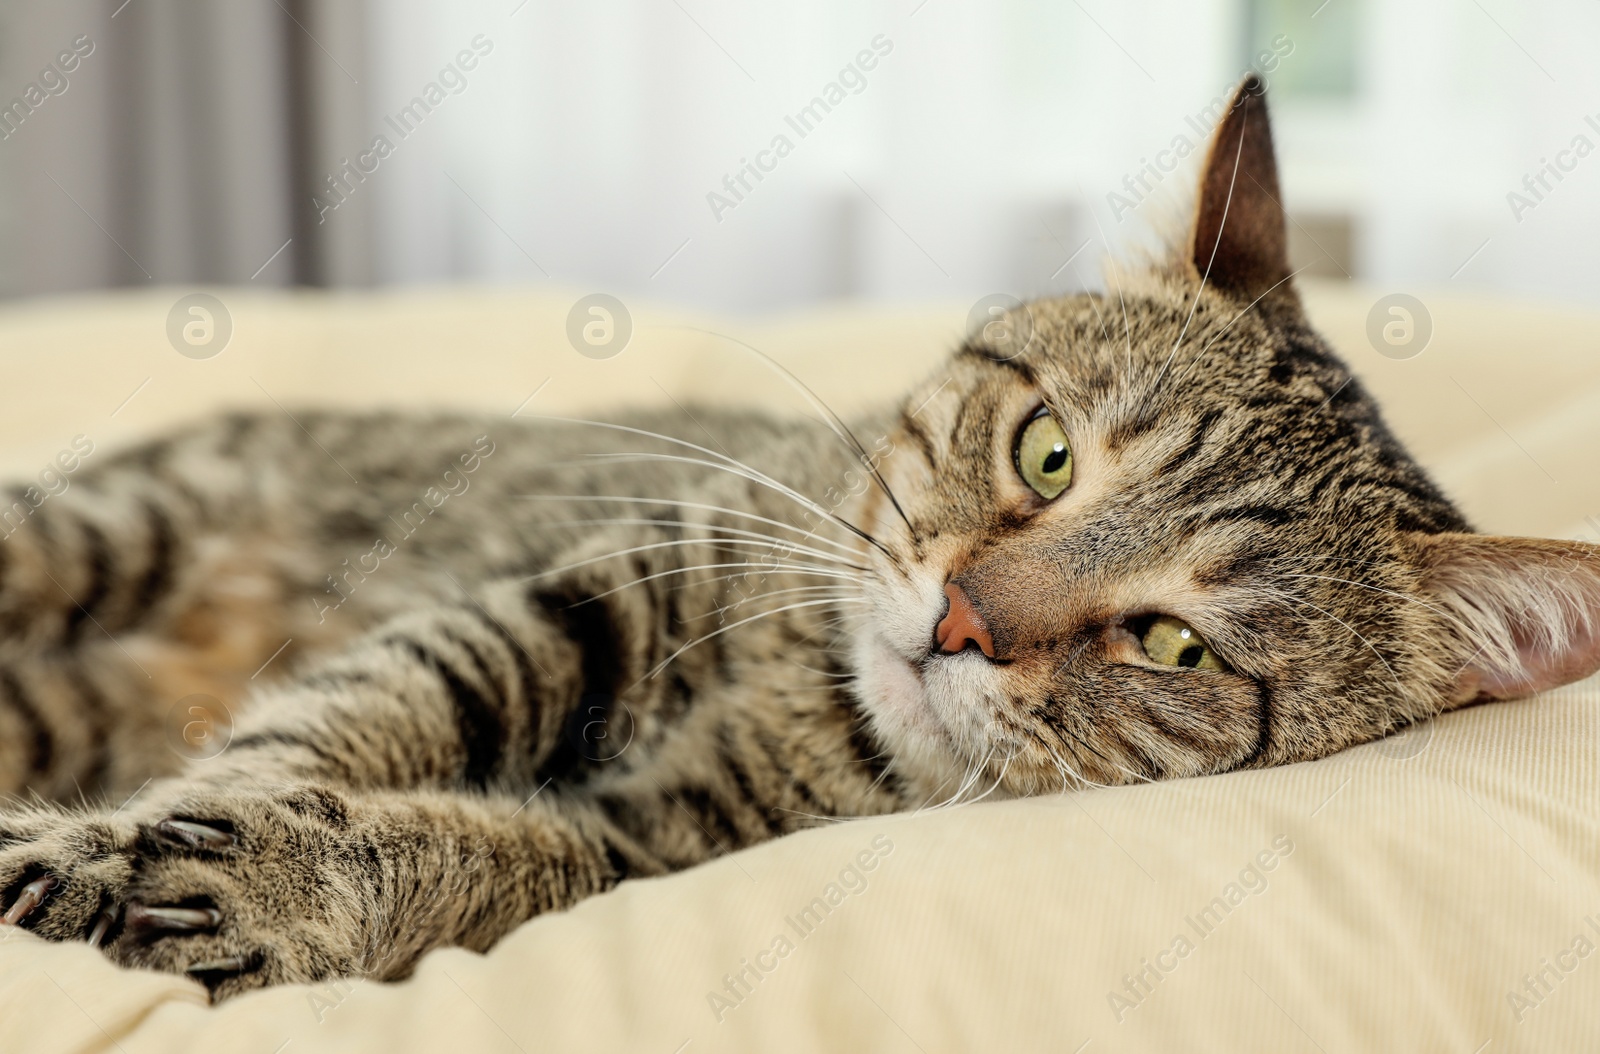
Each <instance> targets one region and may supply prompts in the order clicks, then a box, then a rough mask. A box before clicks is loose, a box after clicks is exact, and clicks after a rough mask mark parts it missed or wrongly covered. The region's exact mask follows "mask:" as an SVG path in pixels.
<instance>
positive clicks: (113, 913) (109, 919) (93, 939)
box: [89, 908, 119, 948]
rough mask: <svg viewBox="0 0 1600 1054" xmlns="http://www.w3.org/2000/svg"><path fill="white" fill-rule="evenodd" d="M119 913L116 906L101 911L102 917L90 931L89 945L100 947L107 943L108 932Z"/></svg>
mask: <svg viewBox="0 0 1600 1054" xmlns="http://www.w3.org/2000/svg"><path fill="white" fill-rule="evenodd" d="M118 914H119V912H118V911H117V909H116V908H107V909H106V910H104V911H102V912H101V913H100V917H99V918H98V919H96V920H95V923H94V929H92V930H90V931H89V947H91V948H98V947H100V945H101V944H103V943H105V939H106V933H107V932H108V931H109V930H110V929H111V927H112V925H113V924H114V923H115V922H116V921H117V915H118Z"/></svg>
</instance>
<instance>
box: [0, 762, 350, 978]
mask: <svg viewBox="0 0 1600 1054" xmlns="http://www.w3.org/2000/svg"><path fill="white" fill-rule="evenodd" d="M16 827H17V831H16V834H15V835H12V834H11V832H10V831H7V830H6V824H5V822H4V821H3V820H0V836H9V837H8V844H6V846H5V848H4V849H0V895H3V897H4V899H3V900H0V909H3V910H4V912H5V916H4V919H5V921H6V922H10V923H14V924H18V925H22V926H25V927H28V928H30V929H32V930H33V931H34V932H36V933H39V934H40V935H41V936H45V937H49V938H52V939H56V940H83V939H88V940H90V941H91V942H93V943H96V944H99V945H101V946H102V947H103V948H104V949H105V952H106V954H107V955H108V956H110V957H111V958H112V959H113V960H114V961H116V962H119V963H122V964H124V965H128V966H141V967H147V968H151V969H158V970H166V971H170V972H175V973H186V974H188V975H189V976H191V977H194V978H195V979H196V980H199V981H201V982H203V983H204V984H205V985H206V986H207V987H208V988H209V989H210V990H211V992H212V994H213V997H215V998H222V997H225V996H229V995H234V994H237V993H238V992H241V991H245V990H247V989H250V988H256V987H260V986H263V985H268V984H282V983H287V982H296V981H317V980H323V979H325V978H330V977H339V976H352V975H356V974H359V973H361V972H362V970H361V964H362V959H363V954H364V952H365V951H366V948H367V946H366V943H365V934H366V932H367V931H366V926H365V916H366V914H367V912H366V911H365V910H364V909H365V905H367V904H368V903H369V902H370V901H369V898H368V897H367V896H366V895H364V894H365V892H366V891H365V889H364V887H363V881H364V879H365V878H368V877H370V876H371V874H372V869H371V866H370V865H371V862H372V855H371V854H372V850H371V848H370V847H367V848H363V843H364V839H361V838H359V837H352V833H351V822H350V813H349V807H348V805H347V803H346V802H345V801H344V800H343V799H342V798H341V797H340V796H339V795H336V794H333V793H331V792H329V791H326V790H321V789H316V788H302V789H295V790H287V791H282V792H273V793H268V792H255V791H244V792H219V791H196V792H189V793H184V792H181V791H180V792H178V793H176V794H173V795H170V796H168V797H167V798H166V799H165V800H164V801H163V802H162V804H161V805H160V807H158V808H149V809H147V810H146V811H145V814H144V817H143V818H142V819H141V820H140V821H138V822H122V823H118V822H116V821H115V819H114V818H113V819H111V820H107V819H102V818H96V817H73V816H70V815H64V814H61V813H55V814H54V815H53V816H39V817H32V816H30V817H28V818H26V820H25V822H21V823H18V824H17V825H16Z"/></svg>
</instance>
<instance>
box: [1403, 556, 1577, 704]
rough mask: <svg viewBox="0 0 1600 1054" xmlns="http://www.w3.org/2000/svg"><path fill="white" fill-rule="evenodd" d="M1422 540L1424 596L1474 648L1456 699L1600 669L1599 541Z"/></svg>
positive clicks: (1545, 685) (1526, 689) (1524, 691)
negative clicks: (1596, 543)
mask: <svg viewBox="0 0 1600 1054" xmlns="http://www.w3.org/2000/svg"><path fill="white" fill-rule="evenodd" d="M1416 541H1417V543H1418V546H1419V551H1420V554H1421V556H1420V561H1421V565H1422V569H1423V588H1424V590H1425V591H1426V593H1427V594H1429V596H1428V597H1427V598H1425V599H1426V600H1427V602H1428V603H1430V604H1432V605H1436V606H1437V607H1438V608H1439V609H1441V610H1442V611H1444V612H1446V613H1447V614H1448V617H1449V618H1450V621H1451V622H1452V623H1453V624H1454V630H1455V632H1456V633H1457V634H1458V635H1459V637H1460V638H1461V640H1462V641H1463V642H1464V645H1465V648H1466V649H1468V654H1467V656H1466V657H1465V661H1464V665H1462V666H1461V668H1460V669H1459V670H1457V671H1453V672H1454V673H1455V674H1456V694H1455V698H1454V699H1453V700H1452V702H1453V703H1455V704H1464V703H1470V702H1473V701H1475V700H1479V699H1516V698H1520V697H1522V696H1526V695H1532V694H1533V693H1535V692H1542V691H1544V690H1546V689H1549V688H1555V687H1558V686H1560V685H1563V684H1569V683H1571V682H1573V681H1577V680H1581V679H1582V678H1584V677H1587V676H1589V675H1590V674H1592V673H1594V672H1595V671H1596V670H1600V546H1594V545H1588V544H1586V543H1584V542H1566V541H1556V540H1553V539H1547V538H1497V537H1493V536H1490V535H1480V534H1433V535H1418V536H1416Z"/></svg>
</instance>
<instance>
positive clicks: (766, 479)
mask: <svg viewBox="0 0 1600 1054" xmlns="http://www.w3.org/2000/svg"><path fill="white" fill-rule="evenodd" d="M544 420H548V421H563V422H566V423H568V424H578V425H587V426H589V427H592V428H604V429H610V430H612V431H617V432H627V433H630V434H633V435H641V436H646V437H648V438H650V439H657V440H660V441H661V442H664V443H670V444H674V445H676V446H681V447H686V448H688V449H690V450H694V451H696V452H698V453H701V454H705V455H706V456H707V457H713V458H716V459H717V461H718V462H722V464H720V465H718V464H716V463H715V462H702V461H699V460H698V459H694V458H684V459H683V460H684V461H687V462H689V463H698V464H704V465H707V466H708V467H720V468H721V469H722V470H723V471H726V472H732V473H733V474H734V475H737V476H743V477H744V478H745V479H748V480H751V481H752V482H755V483H759V484H761V485H762V486H764V487H769V488H771V489H773V490H775V491H777V492H778V493H780V494H784V495H786V496H787V497H789V498H791V499H793V500H794V501H796V502H798V503H800V504H801V505H802V506H804V507H806V508H809V509H810V510H811V511H813V512H816V513H819V514H821V515H822V516H823V517H824V518H825V519H828V520H832V521H833V522H835V523H838V524H839V525H841V526H843V527H844V528H845V529H847V530H849V531H850V532H851V533H852V534H855V535H856V536H858V537H859V538H861V539H862V540H863V541H865V542H867V543H869V544H871V545H874V546H877V548H878V549H880V550H882V552H883V554H884V555H885V556H887V557H889V559H890V560H893V559H895V557H894V555H893V554H892V553H890V552H889V550H888V549H887V548H885V547H884V545H883V544H882V543H881V542H879V541H878V539H876V538H874V537H873V536H872V535H870V534H868V533H867V532H866V531H864V530H862V529H861V528H860V527H857V526H856V525H855V524H853V523H851V522H849V521H848V520H846V519H844V518H843V517H842V516H837V515H835V514H834V513H832V512H831V511H829V510H827V509H824V508H823V507H822V506H821V505H819V504H817V503H816V502H815V501H812V500H811V499H809V498H807V497H805V496H804V495H803V494H801V493H800V492H799V491H797V490H795V489H794V488H793V487H790V486H788V485H787V484H785V483H782V482H780V481H779V480H776V479H774V478H773V477H771V476H769V475H767V474H766V473H764V472H762V471H760V470H759V469H757V468H755V467H754V466H751V465H748V464H746V463H745V462H743V461H740V460H739V459H738V458H735V457H731V456H729V455H728V454H724V453H720V452H718V451H715V450H711V449H709V448H707V447H703V446H700V445H699V444H697V443H691V442H689V441H688V440H687V439H679V438H677V437H676V436H669V435H663V434H662V433H660V432H652V431H650V430H649V429H647V428H635V427H633V426H631V425H621V424H614V423H612V422H609V421H591V420H587V419H584V418H576V417H545V418H544ZM593 456H603V455H593ZM660 456H661V457H666V456H667V455H660ZM891 500H892V499H891ZM902 515H904V514H902ZM908 522H909V521H908ZM913 537H915V533H914V532H913Z"/></svg>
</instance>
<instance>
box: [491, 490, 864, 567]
mask: <svg viewBox="0 0 1600 1054" xmlns="http://www.w3.org/2000/svg"><path fill="white" fill-rule="evenodd" d="M516 497H517V498H518V499H520V500H522V501H613V502H623V503H627V504H634V505H670V506H673V507H675V508H681V509H703V510H705V511H707V512H719V513H722V514H724V515H727V516H738V517H741V518H743V519H746V520H754V521H756V522H757V523H765V524H767V525H769V526H772V527H781V528H783V529H784V530H789V531H794V532H795V533H797V534H799V535H800V536H801V537H804V538H810V539H813V540H815V541H817V542H819V543H821V544H823V545H831V546H833V547H834V548H836V549H842V550H844V551H845V552H847V553H854V552H855V551H856V550H855V549H854V548H852V547H851V546H849V545H846V544H845V543H844V542H839V541H835V540H833V539H832V538H824V537H822V536H821V535H819V534H817V532H816V530H815V529H810V530H808V529H806V528H804V527H801V526H800V525H799V524H796V523H785V522H784V521H783V520H774V519H771V518H769V517H766V516H758V515H756V514H755V513H753V512H745V511H743V510H741V509H730V508H727V507H726V506H723V505H711V504H709V503H707V502H703V501H677V500H674V499H670V498H629V497H625V496H623V495H620V494H600V495H588V494H518V495H516Z"/></svg>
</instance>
